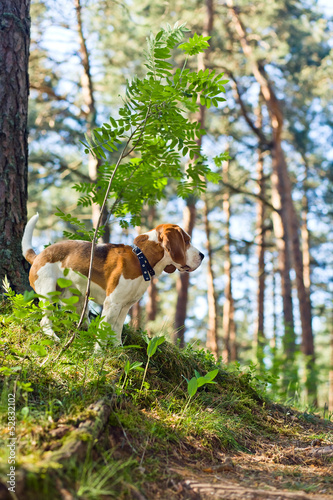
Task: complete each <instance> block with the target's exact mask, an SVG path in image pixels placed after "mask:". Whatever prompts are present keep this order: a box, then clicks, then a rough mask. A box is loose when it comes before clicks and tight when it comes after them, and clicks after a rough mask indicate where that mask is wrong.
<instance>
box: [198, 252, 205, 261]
mask: <svg viewBox="0 0 333 500" xmlns="http://www.w3.org/2000/svg"><path fill="white" fill-rule="evenodd" d="M199 255H200V259H201V260H203V259H204V257H205V256H204V254H203V253H201V252H199Z"/></svg>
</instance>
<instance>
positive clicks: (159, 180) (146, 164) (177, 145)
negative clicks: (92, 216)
mask: <svg viewBox="0 0 333 500" xmlns="http://www.w3.org/2000/svg"><path fill="white" fill-rule="evenodd" d="M188 31H189V30H187V29H186V28H185V25H178V24H176V25H175V26H174V27H173V28H172V27H171V26H169V25H168V26H167V27H166V28H164V29H162V30H161V31H160V32H159V33H157V35H156V36H154V35H151V36H150V37H149V38H148V39H147V50H146V51H145V52H144V55H145V61H146V62H145V66H146V68H147V73H146V76H145V77H144V78H142V79H138V78H134V79H133V80H132V81H131V82H129V83H128V86H127V91H126V97H125V98H124V101H123V102H124V103H123V106H122V107H121V108H120V109H119V110H118V115H119V117H118V118H113V117H110V120H109V122H106V123H104V124H103V125H102V126H101V127H99V128H97V129H95V130H94V131H93V134H92V135H91V136H89V137H88V136H86V143H84V146H85V152H86V153H88V154H92V155H93V156H95V157H96V158H97V159H98V160H99V161H100V163H101V164H100V167H99V171H98V177H97V179H96V182H95V183H93V184H91V183H90V182H89V183H79V184H76V185H75V186H74V189H76V191H78V192H80V193H81V197H80V199H79V202H78V204H79V205H82V206H89V205H91V204H93V203H95V204H98V205H100V207H101V211H100V216H99V219H98V222H97V226H96V228H95V231H94V232H93V233H92V232H87V231H85V229H84V225H83V224H82V223H79V221H77V219H76V218H73V217H72V216H71V215H66V214H64V213H62V212H61V211H59V213H58V214H57V215H59V216H60V217H61V218H62V219H63V220H64V221H65V222H66V223H68V222H70V223H71V224H73V225H76V226H77V227H78V230H79V233H81V234H79V235H78V234H77V233H76V234H74V235H73V234H69V233H66V234H65V236H66V237H68V238H73V239H78V238H82V239H85V240H87V239H89V240H91V241H92V247H91V256H90V266H89V272H88V280H87V290H86V294H85V298H84V306H83V310H82V313H81V317H80V320H79V324H78V328H80V327H81V325H82V321H83V318H84V314H85V310H86V307H87V302H88V297H89V288H90V281H91V270H92V262H93V258H94V251H95V245H96V242H97V239H98V237H99V236H100V234H101V230H102V228H100V223H101V219H102V214H103V213H104V208H106V206H107V202H108V200H109V199H111V198H112V200H113V204H112V206H111V207H110V208H109V210H108V213H109V217H110V215H111V214H112V215H113V216H115V217H117V218H118V219H119V220H120V224H121V225H122V227H127V226H128V224H129V223H128V221H127V219H128V218H130V224H132V225H133V226H135V225H139V224H140V214H141V212H142V207H143V205H144V204H145V203H150V204H155V203H157V202H158V201H159V200H160V199H161V198H162V197H163V196H165V188H166V185H167V183H168V179H175V180H176V181H177V194H178V196H180V197H183V198H185V197H187V196H189V195H190V194H195V193H198V194H199V193H200V192H202V191H204V190H205V188H206V179H207V180H209V181H210V182H216V183H217V182H219V180H220V176H219V174H217V173H216V172H213V171H211V169H210V167H209V166H208V165H206V164H205V162H204V161H203V160H202V158H201V157H200V147H199V146H198V140H199V139H200V137H201V136H202V135H203V134H204V133H205V132H204V130H203V128H202V124H200V123H198V122H197V121H192V122H191V121H190V120H189V118H188V116H189V113H190V114H192V116H193V113H195V112H196V111H197V110H198V109H199V105H200V104H201V105H206V106H207V107H210V106H211V105H213V106H215V107H218V106H219V103H220V102H222V101H225V99H224V97H221V93H223V92H225V89H224V86H223V85H224V84H225V83H227V81H228V80H223V79H222V78H223V73H222V74H216V72H215V70H212V71H209V70H208V69H207V70H206V71H202V70H200V71H191V70H190V69H189V68H187V67H186V65H187V62H188V59H189V58H190V57H191V56H195V55H197V54H198V53H200V52H203V51H204V50H206V49H207V48H208V47H209V44H208V40H209V38H210V37H204V36H201V35H197V34H194V36H193V38H189V40H188V41H187V42H185V43H181V42H182V41H183V39H184V36H185V35H186V33H187V32H188ZM174 50H180V51H182V52H183V53H184V55H185V57H184V59H185V60H184V64H183V66H182V68H174V67H173V65H172V64H171V62H170V61H169V60H170V58H171V57H172V55H173V51H174ZM199 103H200V104H199ZM118 150H119V153H118V159H117V161H116V163H109V162H108V158H110V155H109V153H112V154H113V155H114V153H115V152H118ZM186 156H189V157H190V159H191V162H190V163H189V164H188V167H187V168H186V169H184V157H186ZM111 158H112V157H111ZM129 216H130V217H129ZM74 337H75V332H74V333H73V336H72V338H71V339H70V340H69V341H68V342H67V344H66V345H65V346H64V349H67V348H68V347H69V345H70V344H71V343H72V342H73V340H74ZM59 356H60V354H59V355H58V357H59Z"/></svg>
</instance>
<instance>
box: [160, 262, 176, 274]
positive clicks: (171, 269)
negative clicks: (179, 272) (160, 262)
mask: <svg viewBox="0 0 333 500" xmlns="http://www.w3.org/2000/svg"><path fill="white" fill-rule="evenodd" d="M163 270H164V272H165V273H168V274H172V273H174V272H175V270H176V268H175V266H174V265H173V264H169V265H168V266H166V267H165V268H164V269H163Z"/></svg>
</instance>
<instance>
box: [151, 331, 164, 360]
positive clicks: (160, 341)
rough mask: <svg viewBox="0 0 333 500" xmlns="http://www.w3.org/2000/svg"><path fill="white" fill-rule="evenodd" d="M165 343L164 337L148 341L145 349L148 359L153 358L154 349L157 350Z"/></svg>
mask: <svg viewBox="0 0 333 500" xmlns="http://www.w3.org/2000/svg"><path fill="white" fill-rule="evenodd" d="M163 342H165V337H163V336H162V337H154V338H152V339H150V341H149V343H148V347H147V354H148V357H149V358H151V357H152V356H154V354H155V352H156V349H157V348H158V346H159V345H161V344H163Z"/></svg>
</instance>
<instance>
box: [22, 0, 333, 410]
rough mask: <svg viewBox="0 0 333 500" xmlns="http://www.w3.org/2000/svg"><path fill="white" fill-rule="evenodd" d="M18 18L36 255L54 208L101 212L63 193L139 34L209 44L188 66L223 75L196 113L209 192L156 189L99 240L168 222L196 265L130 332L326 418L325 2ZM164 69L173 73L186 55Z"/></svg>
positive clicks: (110, 8) (69, 0)
mask: <svg viewBox="0 0 333 500" xmlns="http://www.w3.org/2000/svg"><path fill="white" fill-rule="evenodd" d="M31 18H32V31H31V49H30V68H29V73H30V104H29V106H30V109H29V131H30V132H29V133H30V138H29V141H30V144H29V154H30V159H29V183H28V187H29V202H28V216H31V215H33V214H34V213H35V212H36V211H38V212H39V213H40V223H39V226H38V231H37V232H36V234H37V236H38V240H35V243H38V245H39V248H42V247H43V245H45V244H48V243H49V242H55V241H57V240H58V239H61V238H62V231H63V230H64V229H68V228H65V227H64V224H63V222H61V221H59V218H57V217H56V216H55V215H54V214H55V212H57V208H60V209H61V210H62V211H63V212H65V213H71V214H72V215H74V216H75V217H78V218H79V219H80V220H84V221H86V224H87V227H89V228H90V227H91V225H92V223H94V222H96V219H97V217H98V212H99V207H98V206H94V207H93V211H92V212H91V207H87V208H86V209H84V208H82V207H80V208H79V209H78V208H76V204H77V200H78V197H79V193H77V192H76V191H75V190H73V189H72V186H73V185H74V184H76V183H78V182H91V183H94V182H95V181H96V176H97V171H98V168H99V161H98V160H96V159H95V158H94V157H92V156H88V155H85V154H84V147H83V146H82V144H81V143H80V141H81V140H84V134H85V133H86V132H88V134H89V133H91V131H92V129H93V128H94V127H96V126H99V125H101V124H102V123H103V121H105V120H107V119H108V118H109V116H110V115H111V116H113V117H117V116H118V115H117V112H118V109H119V107H120V106H121V105H122V98H121V95H124V91H125V86H126V81H127V80H128V79H131V78H133V77H134V76H135V75H137V76H138V77H140V76H142V75H144V74H145V72H146V68H145V66H144V63H145V60H144V53H143V48H144V47H145V44H146V37H147V35H148V34H149V32H150V30H151V31H153V32H155V33H156V32H157V31H158V30H159V28H160V27H161V26H165V25H166V24H167V23H169V24H171V25H173V24H174V23H176V22H180V23H182V22H186V23H187V24H186V26H187V28H188V29H190V30H191V33H192V34H191V36H193V33H194V32H197V33H198V34H204V35H205V36H210V37H211V39H210V41H209V43H210V48H209V49H208V50H206V52H205V53H204V55H202V54H200V55H199V56H198V58H197V59H196V58H192V60H191V62H190V64H192V65H193V64H195V65H196V66H197V68H198V69H203V70H205V69H207V68H208V69H209V70H212V69H215V70H216V72H217V73H220V72H224V73H225V78H226V79H228V80H229V83H228V84H226V85H225V87H226V95H225V97H226V102H225V103H219V105H218V107H217V108H215V107H210V106H209V105H208V106H201V107H200V116H199V117H198V116H196V119H199V121H200V122H201V123H202V125H203V126H204V127H205V129H206V131H207V133H206V135H204V136H203V137H202V139H201V143H200V146H201V150H202V154H203V155H204V156H205V157H206V161H207V163H208V164H209V165H210V167H211V169H212V170H214V171H215V172H217V173H219V175H220V181H219V183H218V184H210V183H209V182H207V190H206V192H205V194H204V195H202V196H200V197H197V196H194V195H190V196H189V197H188V198H187V200H186V201H185V202H184V201H183V200H180V199H179V198H178V197H177V192H176V188H177V186H176V183H175V182H172V181H171V182H169V183H168V186H167V188H166V193H165V198H164V199H161V200H159V201H158V203H157V204H156V205H155V206H146V207H145V209H144V210H143V213H142V220H141V227H137V228H131V227H129V228H125V229H124V228H122V227H120V225H119V224H118V223H117V221H115V220H113V219H111V223H110V224H109V231H107V232H106V233H105V235H104V241H112V242H115V243H118V242H122V243H132V241H133V238H134V235H135V234H137V232H138V231H140V230H141V231H146V230H147V229H151V228H153V227H155V226H156V225H157V224H158V223H161V222H172V223H176V224H179V225H181V226H182V227H183V228H184V229H185V230H186V231H188V232H189V233H190V234H192V237H193V241H194V244H195V245H196V246H197V247H198V248H200V249H201V250H202V251H204V252H205V254H206V258H205V260H204V264H203V266H202V267H201V268H200V269H199V270H198V271H197V272H196V273H193V275H191V276H189V275H188V274H186V275H185V274H184V275H179V274H178V276H177V275H176V274H174V275H166V274H165V275H164V276H163V277H162V279H160V280H159V282H158V284H157V283H156V282H153V283H152V285H151V287H150V289H149V293H148V294H147V295H146V296H145V297H144V298H143V299H142V301H141V302H140V304H138V305H137V306H136V307H135V308H133V310H132V314H131V321H132V322H133V324H134V325H135V326H138V327H142V328H143V329H147V328H148V330H149V331H150V332H151V333H160V332H162V333H163V334H165V335H166V336H169V337H170V336H171V332H174V333H173V336H174V338H173V340H174V341H177V340H178V341H179V342H180V344H181V345H183V343H184V341H185V342H186V343H193V342H197V345H199V346H207V348H209V349H210V350H211V351H212V352H213V353H214V355H215V356H216V357H219V356H222V360H223V362H224V363H236V364H237V363H241V364H242V365H243V364H245V365H248V366H250V369H251V370H253V371H257V372H258V375H260V377H262V378H261V380H263V381H264V380H266V381H268V382H269V387H270V388H271V392H272V395H273V396H274V397H275V398H277V399H278V398H281V397H282V398H286V397H287V398H290V399H292V400H293V403H296V404H302V405H303V404H309V405H312V404H314V403H317V404H318V405H319V406H320V407H321V408H326V409H327V408H328V405H329V406H330V411H332V410H333V396H332V393H333V371H332V370H333V368H332V364H333V332H332V288H331V289H330V287H329V280H330V278H332V267H333V266H332V255H333V253H332V246H333V242H332V239H329V228H330V223H331V220H332V219H331V217H332V181H333V177H332V159H333V150H332V147H331V144H332V128H331V125H332V111H333V110H332V76H333V65H332V38H331V35H332V31H331V28H332V19H329V17H328V13H327V11H326V10H325V9H324V7H323V8H321V7H320V5H318V4H317V2H315V1H312V0H309V1H300V2H298V1H295V0H275V1H273V2H265V1H260V0H259V1H257V2H247V1H242V0H241V1H238V2H237V7H236V6H235V5H234V4H233V1H232V0H227V1H226V2H217V1H214V0H206V2H204V1H193V0H190V1H187V2H182V1H179V0H178V1H177V2H173V1H168V2H152V1H151V0H146V1H144V2H142V1H140V2H138V1H137V0H133V1H132V2H130V3H128V2H125V3H118V2H111V1H110V0H94V1H90V0H66V1H65V0H57V1H53V0H45V1H36V0H33V1H32V5H31ZM174 58H175V59H174V61H172V62H173V64H174V65H175V66H176V67H180V68H181V67H182V64H183V54H181V53H178V52H176V53H175V54H174ZM225 152H228V153H229V156H230V159H229V160H228V161H223V159H224V158H225V156H223V154H224V153H225ZM187 161H189V159H186V158H185V159H184V168H186V162H187ZM184 324H185V328H183V325H184ZM251 363H253V364H251ZM330 367H331V368H330ZM330 369H331V371H330ZM329 394H331V400H330V401H329Z"/></svg>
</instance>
